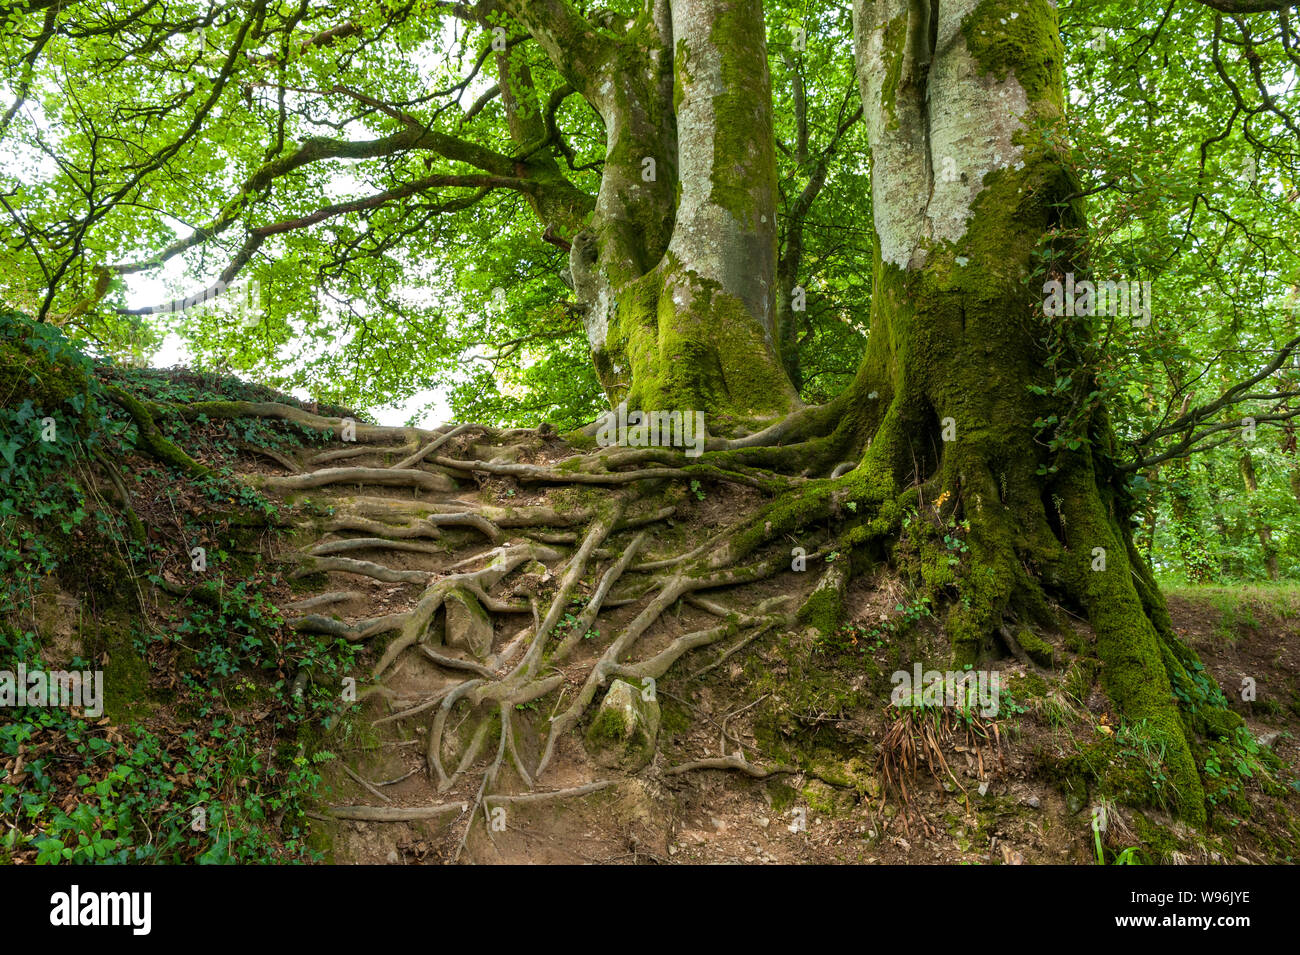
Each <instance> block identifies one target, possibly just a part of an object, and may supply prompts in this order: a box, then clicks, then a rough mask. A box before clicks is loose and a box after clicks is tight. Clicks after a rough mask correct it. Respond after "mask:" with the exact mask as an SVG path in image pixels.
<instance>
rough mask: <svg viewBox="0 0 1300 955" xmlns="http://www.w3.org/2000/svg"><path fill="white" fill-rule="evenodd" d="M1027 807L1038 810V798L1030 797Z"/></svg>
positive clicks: (1026, 801)
mask: <svg viewBox="0 0 1300 955" xmlns="http://www.w3.org/2000/svg"><path fill="white" fill-rule="evenodd" d="M1025 805H1026V806H1028V807H1029V808H1030V809H1037V808H1038V806H1039V801H1038V797H1037V796H1030V797H1029V798H1028V799H1026V800H1025Z"/></svg>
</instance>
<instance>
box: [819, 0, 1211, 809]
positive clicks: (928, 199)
mask: <svg viewBox="0 0 1300 955" xmlns="http://www.w3.org/2000/svg"><path fill="white" fill-rule="evenodd" d="M854 37H855V48H856V55H857V61H858V74H859V78H860V81H861V86H862V95H863V101H864V108H865V110H866V117H867V124H868V127H867V128H868V134H869V138H870V143H871V148H872V159H873V182H872V188H873V202H874V217H875V231H876V237H877V250H876V264H875V283H874V295H873V299H872V324H871V336H870V341H869V344H868V350H867V354H866V356H865V359H864V362H863V365H862V368H861V371H860V373H859V376H858V381H857V382H856V383H855V385H854V386H853V388H852V389H851V397H850V398H849V400H848V401H847V403H846V404H845V405H844V407H843V412H844V419H845V427H851V428H854V429H857V430H858V432H859V433H860V434H862V435H866V436H870V438H869V446H868V447H867V449H866V452H865V454H864V455H863V457H862V459H861V463H860V464H859V465H858V468H857V470H856V471H855V472H854V475H853V476H852V480H855V481H857V482H858V483H859V486H860V487H861V488H862V489H863V490H864V491H865V492H866V493H867V494H869V495H871V496H872V497H873V498H874V499H876V500H878V501H879V502H880V503H881V505H882V507H884V508H887V507H888V506H889V503H888V502H890V501H891V500H894V499H898V500H901V501H902V502H904V503H907V504H911V505H913V506H916V507H919V508H931V507H932V508H934V510H935V511H936V512H937V513H938V515H939V516H940V517H941V518H942V519H943V520H945V521H957V520H959V519H965V520H969V521H970V537H969V544H970V549H971V565H970V566H971V569H970V571H969V573H968V575H967V577H966V579H965V580H964V581H961V582H960V584H959V587H960V590H961V593H962V595H963V600H962V601H958V602H955V603H954V606H953V609H952V610H951V612H950V614H949V617H948V621H947V630H948V634H949V636H950V638H951V640H952V643H953V652H954V655H955V657H956V659H957V662H958V663H962V662H967V663H975V662H977V661H979V660H980V659H982V658H984V657H986V656H988V655H989V654H991V653H992V652H993V651H994V640H995V639H996V635H998V634H1002V636H1003V638H1004V639H1009V638H1010V634H1011V632H1012V630H1013V628H1015V627H1016V626H1022V625H1023V624H1024V623H1028V622H1031V621H1035V622H1038V623H1040V624H1046V623H1047V622H1048V621H1049V620H1051V619H1052V617H1053V613H1052V611H1051V609H1050V607H1049V603H1048V598H1052V599H1056V600H1060V601H1061V602H1063V603H1065V604H1066V605H1074V606H1076V607H1079V608H1081V609H1083V610H1084V611H1085V612H1086V613H1087V616H1088V618H1089V620H1090V621H1091V623H1092V626H1093V628H1094V630H1095V632H1096V652H1097V655H1098V657H1099V658H1100V660H1101V663H1102V681H1103V686H1104V688H1105V690H1106V692H1107V694H1108V695H1109V697H1110V699H1111V701H1112V703H1113V704H1114V705H1115V707H1116V708H1117V709H1118V710H1119V712H1120V713H1121V714H1123V715H1124V716H1125V717H1126V718H1127V719H1128V720H1131V721H1139V720H1147V721H1149V724H1150V726H1151V728H1152V729H1153V731H1155V732H1156V733H1157V735H1158V736H1159V737H1160V739H1161V740H1162V742H1163V744H1164V745H1165V747H1166V757H1167V759H1166V765H1167V767H1168V770H1169V774H1170V777H1171V779H1172V780H1173V782H1174V785H1175V787H1176V789H1177V792H1178V808H1179V810H1180V811H1181V812H1183V813H1184V814H1186V815H1187V816H1188V817H1190V818H1194V819H1200V818H1203V817H1204V812H1205V810H1204V803H1203V795H1202V789H1201V785H1200V781H1199V777H1198V774H1197V770H1196V766H1195V763H1194V761H1193V759H1192V755H1191V750H1190V747H1189V742H1188V734H1187V730H1186V728H1185V727H1184V725H1183V722H1182V720H1180V717H1179V712H1178V710H1177V709H1176V707H1175V705H1174V702H1173V687H1172V685H1171V681H1174V682H1177V683H1178V685H1179V686H1180V688H1181V689H1183V690H1184V691H1186V688H1187V687H1189V686H1191V685H1192V681H1191V679H1190V674H1189V668H1190V667H1191V666H1192V661H1193V660H1194V657H1193V655H1192V654H1191V652H1190V651H1189V650H1187V649H1186V648H1185V647H1183V646H1182V645H1181V644H1180V643H1179V642H1178V641H1177V639H1176V637H1175V636H1174V634H1173V632H1172V628H1171V626H1170V623H1169V619H1168V614H1167V612H1166V610H1165V607H1164V604H1163V599H1162V597H1161V596H1160V594H1159V591H1158V589H1157V588H1156V586H1155V584H1154V581H1153V579H1152V577H1151V575H1150V571H1149V569H1148V568H1147V567H1146V565H1145V563H1144V562H1143V561H1142V559H1141V556H1140V555H1139V554H1138V553H1137V552H1136V550H1135V548H1133V547H1132V543H1131V536H1130V533H1129V517H1130V514H1129V510H1128V503H1127V498H1126V495H1125V493H1124V488H1123V486H1122V484H1121V481H1120V479H1119V478H1118V477H1117V475H1116V473H1115V471H1114V469H1113V467H1112V465H1111V461H1110V459H1109V455H1110V453H1111V451H1112V448H1113V443H1114V442H1113V438H1112V436H1111V431H1110V426H1109V423H1108V420H1107V418H1106V416H1105V413H1104V410H1103V409H1102V408H1101V407H1100V406H1098V405H1096V404H1095V403H1092V404H1090V403H1089V402H1090V400H1091V398H1090V393H1091V392H1093V391H1094V390H1095V389H1094V387H1093V383H1092V381H1091V380H1090V375H1089V373H1088V372H1087V370H1086V369H1087V358H1088V349H1089V348H1090V346H1091V342H1089V341H1087V340H1086V338H1085V337H1084V333H1083V332H1082V331H1081V329H1080V328H1077V327H1073V324H1072V321H1071V319H1068V318H1059V319H1047V318H1045V317H1044V309H1043V302H1044V295H1043V294H1041V293H1040V289H1041V288H1042V286H1043V284H1044V278H1050V277H1053V276H1051V275H1049V276H1046V277H1044V276H1041V275H1038V276H1035V272H1034V265H1033V263H1034V261H1035V258H1034V253H1035V251H1036V250H1037V249H1038V248H1039V247H1040V246H1041V245H1042V244H1043V243H1044V242H1048V243H1049V244H1050V246H1051V247H1052V248H1053V250H1054V252H1055V254H1056V257H1055V260H1054V262H1053V269H1054V270H1055V272H1057V273H1065V272H1070V271H1075V270H1076V269H1078V270H1079V271H1082V267H1081V265H1076V263H1075V258H1076V256H1075V253H1074V249H1073V246H1071V244H1070V243H1069V241H1068V238H1067V237H1066V235H1065V234H1064V232H1063V231H1062V230H1070V229H1079V228H1081V227H1082V226H1083V224H1084V217H1083V208H1082V205H1081V203H1080V202H1079V201H1078V200H1077V199H1076V198H1073V196H1074V195H1075V194H1076V193H1077V192H1078V189H1077V185H1076V182H1075V181H1074V178H1073V177H1072V175H1071V173H1070V172H1069V169H1068V167H1067V165H1066V157H1065V155H1064V153H1063V151H1061V147H1059V146H1054V145H1053V143H1054V142H1057V143H1059V142H1060V137H1052V136H1047V135H1043V133H1042V131H1041V130H1042V129H1043V128H1057V129H1058V130H1059V128H1060V126H1061V122H1062V118H1063V117H1062V103H1063V92H1062V89H1063V87H1062V73H1061V71H1062V60H1063V49H1062V45H1061V40H1060V35H1059V26H1058V22H1057V14H1056V10H1055V7H1054V5H1053V4H1051V3H1050V2H1048V0H1032V2H1029V3H1027V4H1026V3H1015V4H1010V3H1006V2H999V0H984V2H979V0H945V2H943V3H941V4H939V3H935V4H931V3H929V2H927V0H910V2H909V0H878V2H874V3H873V2H870V0H856V2H855V4H854ZM1081 277H1082V276H1081ZM1044 343H1047V345H1046V347H1045V345H1044ZM1045 369H1046V371H1045ZM1063 377H1069V378H1070V379H1071V380H1070V381H1069V382H1068V383H1067V384H1066V385H1064V386H1059V380H1060V379H1061V378H1063ZM1031 385H1036V386H1037V387H1038V388H1039V390H1040V391H1041V392H1042V393H1041V394H1036V393H1034V392H1032V391H1031V390H1030V386H1031ZM1071 408H1076V409H1077V408H1082V409H1083V411H1082V413H1079V414H1075V415H1073V416H1072V415H1071ZM1052 416H1055V423H1054V426H1052ZM1044 422H1048V424H1049V426H1048V427H1047V428H1044V427H1043V424H1044ZM1053 437H1055V438H1056V439H1057V441H1056V446H1055V447H1049V445H1050V444H1051V443H1052V438H1053ZM907 489H910V490H907ZM923 570H924V572H925V573H926V574H927V577H928V578H929V581H930V582H931V583H932V584H936V585H943V584H946V583H949V582H950V581H948V580H947V579H946V578H945V572H944V570H943V569H942V567H930V566H926V567H924V568H923Z"/></svg>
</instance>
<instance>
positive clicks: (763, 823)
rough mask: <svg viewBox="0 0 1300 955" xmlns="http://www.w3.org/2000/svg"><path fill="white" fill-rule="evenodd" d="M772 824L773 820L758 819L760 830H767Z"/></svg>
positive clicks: (764, 817) (761, 817)
mask: <svg viewBox="0 0 1300 955" xmlns="http://www.w3.org/2000/svg"><path fill="white" fill-rule="evenodd" d="M771 824H772V820H771V819H768V818H767V817H766V816H759V818H758V828H760V829H766V828H767V827H768V826H770V825H771Z"/></svg>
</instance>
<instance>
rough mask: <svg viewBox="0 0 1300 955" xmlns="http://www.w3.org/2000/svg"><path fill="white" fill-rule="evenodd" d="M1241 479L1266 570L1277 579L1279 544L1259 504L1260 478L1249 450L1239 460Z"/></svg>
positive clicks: (1271, 577) (1270, 578) (1270, 576)
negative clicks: (1275, 542)
mask: <svg viewBox="0 0 1300 955" xmlns="http://www.w3.org/2000/svg"><path fill="white" fill-rule="evenodd" d="M1238 465H1239V467H1240V469H1241V479H1242V481H1243V482H1244V483H1245V485H1246V510H1247V511H1248V512H1249V513H1250V519H1251V523H1253V524H1254V525H1255V536H1257V537H1258V538H1259V549H1260V552H1261V553H1262V554H1263V556H1264V572H1265V573H1266V574H1268V579H1269V580H1277V545H1275V544H1274V543H1273V528H1272V527H1270V526H1269V524H1268V522H1267V521H1265V520H1264V516H1263V514H1261V513H1260V505H1259V479H1258V478H1257V477H1256V475H1255V462H1254V460H1253V459H1252V458H1251V456H1250V452H1249V451H1244V452H1242V455H1241V460H1240V461H1239V462H1238Z"/></svg>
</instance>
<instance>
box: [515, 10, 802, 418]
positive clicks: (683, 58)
mask: <svg viewBox="0 0 1300 955" xmlns="http://www.w3.org/2000/svg"><path fill="white" fill-rule="evenodd" d="M509 6H510V7H511V9H512V11H513V12H514V14H515V15H516V16H517V17H519V18H520V20H521V21H523V22H524V23H525V24H526V25H528V26H529V28H530V30H531V31H532V32H533V33H534V35H535V36H537V37H538V38H539V40H540V41H541V42H542V44H543V46H547V47H548V48H550V50H551V55H552V59H553V60H555V62H556V65H557V66H558V67H560V68H561V70H568V73H567V75H568V76H569V78H570V82H571V83H573V85H574V86H575V88H577V89H579V90H580V91H581V92H582V93H583V95H584V96H585V97H586V99H587V100H588V101H589V102H590V103H591V104H592V106H593V107H594V108H595V109H596V110H597V112H599V113H600V115H601V118H602V119H603V120H604V124H605V136H606V152H605V166H604V170H603V173H602V179H601V185H600V193H599V195H598V197H597V200H596V207H595V211H594V213H593V215H592V217H591V220H590V222H589V223H588V225H587V227H586V228H585V229H584V230H582V231H581V232H580V233H579V234H578V235H577V236H576V237H575V238H574V241H573V243H572V249H571V252H570V272H571V276H572V283H573V287H574V292H575V296H576V298H577V300H578V303H579V305H580V307H581V308H582V309H583V310H584V312H585V324H586V330H587V337H588V341H589V343H590V345H591V349H592V357H593V360H594V362H595V365H596V370H597V374H598V375H599V377H600V380H601V383H602V385H603V387H604V388H605V391H606V393H607V394H608V396H609V398H610V401H611V403H618V402H619V401H627V402H628V404H629V406H630V407H632V408H640V409H645V410H670V409H680V410H688V409H689V410H698V411H704V412H706V413H708V414H709V416H710V418H711V419H712V421H713V423H714V424H715V425H716V424H717V423H718V422H719V420H721V419H725V418H727V417H731V418H741V419H753V418H763V417H770V416H772V415H776V414H781V413H783V412H786V411H788V410H790V408H791V407H793V406H794V405H795V404H796V401H797V399H796V397H795V392H794V388H793V386H792V385H791V384H790V381H789V379H788V377H787V376H786V374H785V372H784V370H783V368H782V366H781V363H780V361H779V360H778V358H777V355H776V347H775V342H774V339H773V332H774V328H775V301H776V244H777V223H776V199H777V190H776V157H775V139H774V135H773V126H772V96H771V88H770V79H769V76H768V68H767V48H766V33H765V27H764V18H763V4H762V2H761V0H672V2H668V0H656V2H655V3H653V4H648V5H647V7H646V10H645V12H644V13H643V14H642V15H641V17H639V18H638V19H637V20H636V21H634V22H633V23H632V24H631V25H630V26H629V27H628V28H627V29H626V31H625V33H624V34H623V35H622V37H621V38H620V39H619V40H617V41H615V40H610V41H609V42H603V43H602V42H600V41H601V37H599V35H598V34H597V32H596V31H595V30H594V28H592V29H590V31H589V32H588V28H590V27H591V25H590V24H586V25H585V26H584V22H585V21H579V22H577V23H575V22H574V20H573V18H572V17H571V16H562V15H561V14H559V13H557V12H556V11H555V10H553V9H552V7H553V6H554V4H551V3H540V4H536V3H534V4H527V3H513V4H510V5H509ZM557 24H567V25H568V35H567V36H563V37H562V36H559V32H560V28H559V27H558V26H557ZM593 47H594V49H596V50H598V51H599V56H596V57H592V56H590V55H589V56H587V57H586V58H585V59H586V60H589V61H590V60H592V59H593V58H594V59H595V60H597V61H598V62H596V63H594V64H593V63H591V62H588V63H587V64H586V65H587V67H588V71H587V72H581V71H580V70H578V69H576V68H575V67H574V62H575V57H574V56H573V51H574V50H575V49H577V50H580V51H581V50H583V49H590V48H593ZM583 59H584V58H583V57H581V56H579V57H578V58H577V60H578V61H582V60H583Z"/></svg>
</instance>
